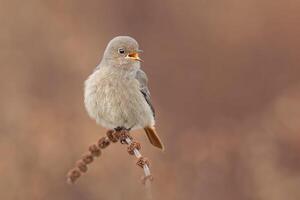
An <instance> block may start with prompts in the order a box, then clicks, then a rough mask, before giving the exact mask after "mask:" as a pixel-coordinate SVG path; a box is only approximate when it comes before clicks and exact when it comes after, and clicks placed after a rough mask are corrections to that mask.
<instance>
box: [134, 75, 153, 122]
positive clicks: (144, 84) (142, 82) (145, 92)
mask: <svg viewBox="0 0 300 200" xmlns="http://www.w3.org/2000/svg"><path fill="white" fill-rule="evenodd" d="M135 78H136V79H137V80H138V81H139V83H140V91H141V93H142V94H143V95H144V97H145V100H146V101H147V103H148V104H149V106H150V108H151V110H152V114H153V116H154V117H155V110H154V107H153V106H152V104H151V98H150V92H149V89H148V86H147V83H148V78H147V75H146V73H145V72H144V71H142V70H141V69H139V70H138V71H137V73H136V76H135Z"/></svg>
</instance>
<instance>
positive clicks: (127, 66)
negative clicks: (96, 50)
mask: <svg viewBox="0 0 300 200" xmlns="http://www.w3.org/2000/svg"><path fill="white" fill-rule="evenodd" d="M138 51H139V49H138V44H137V42H136V41H135V40H134V39H133V38H131V37H128V36H119V37H116V38H114V39H113V40H112V41H110V43H109V44H108V46H107V48H106V50H105V52H104V56H103V59H102V61H101V63H100V64H99V65H98V66H97V68H96V69H95V71H94V72H93V73H92V74H91V75H90V76H89V77H88V79H87V80H86V81H85V90H84V101H85V107H86V110H87V112H88V114H89V115H90V117H91V118H93V119H95V120H96V122H97V123H99V124H101V125H102V126H104V127H106V128H109V129H114V128H117V127H122V128H126V129H141V128H144V129H145V132H146V133H147V136H148V138H149V140H150V142H151V143H152V144H153V145H155V146H157V147H159V148H161V149H163V144H162V142H161V141H160V139H159V137H158V136H157V134H156V132H155V130H154V125H155V120H154V109H153V106H152V105H151V102H150V92H149V89H148V87H147V82H148V79H147V76H146V74H145V72H143V71H142V70H141V69H140V62H139V60H140V59H139V57H138V54H137V52H138Z"/></svg>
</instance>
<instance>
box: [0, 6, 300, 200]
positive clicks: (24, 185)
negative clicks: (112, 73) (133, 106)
mask: <svg viewBox="0 0 300 200" xmlns="http://www.w3.org/2000/svg"><path fill="white" fill-rule="evenodd" d="M0 16H1V17H0V27H1V30H0V66H1V68H0V74H1V75H0V91H1V98H0V102H1V103H0V110H1V114H0V157H1V162H0V177H1V178H0V199H3V200H4V199H6V200H18V199H26V200H27V199H28V200H50V199H51V200H53V199H55V200H67V199H70V200H71V199H72V200H79V199H86V200H96V199H97V200H98V199H111V200H115V199H143V198H144V188H143V187H142V185H141V184H140V182H139V178H140V176H141V175H142V170H139V169H138V168H137V167H136V166H135V159H134V158H133V157H129V156H128V155H127V153H126V150H125V148H124V146H121V145H120V144H116V145H114V147H110V148H109V149H107V150H106V151H105V152H103V156H102V157H101V158H100V159H98V160H97V161H96V162H94V163H93V164H92V165H91V167H90V168H89V171H88V173H87V174H85V176H84V177H81V178H80V180H79V181H78V183H77V184H76V185H73V186H70V185H67V184H66V183H65V174H66V172H67V171H68V169H69V168H70V167H72V166H73V164H74V162H75V161H76V160H77V159H78V158H79V157H80V156H81V155H82V153H84V152H86V151H87V149H86V148H87V147H88V146H89V145H90V144H92V143H93V142H96V141H97V139H98V138H99V137H101V136H102V135H103V134H104V132H105V130H104V129H102V128H101V127H100V126H98V125H96V124H95V122H94V121H93V120H91V119H89V117H88V115H87V114H86V111H85V110H84V105H83V82H84V80H85V79H86V78H87V76H88V75H89V74H90V73H91V72H92V70H93V69H94V67H95V66H96V65H97V63H98V62H99V61H100V59H101V56H102V53H103V50H104V48H105V46H106V44H107V42H108V41H109V40H110V39H112V38H113V37H114V36H117V35H130V36H133V37H134V38H136V39H137V40H138V41H139V43H140V46H141V49H143V50H144V54H143V59H144V60H145V62H144V63H143V69H144V70H145V71H146V72H147V74H148V76H149V79H150V83H149V84H150V89H151V93H152V99H153V100H152V101H153V104H154V105H155V107H156V110H157V129H158V131H159V133H160V135H161V137H162V139H163V141H164V142H165V143H166V151H165V152H164V153H161V152H160V151H158V150H156V149H155V148H153V147H152V146H150V145H149V142H148V141H147V139H146V138H145V136H144V134H142V132H135V133H133V134H134V136H135V137H136V138H137V139H138V140H140V141H141V142H142V146H143V149H142V152H143V154H144V155H146V156H148V157H149V158H150V159H151V162H152V171H153V174H154V176H155V182H154V183H153V194H154V196H155V199H170V200H177V199H179V200H185V199H189V200H198V199H205V200H219V199H222V200H227V199H228V200H283V199H287V200H298V199H300V190H299V187H300V133H299V131H300V74H299V73H300V66H299V64H300V55H299V52H300V37H299V36H300V26H299V21H300V2H299V1H297V0H277V1H274V0H244V1H239V0H226V1H222V0H214V1H208V0H199V1H196V0H194V1H179V0H165V1H160V0H152V1H137V0H136V1H133V0H127V1H100V0H92V1H79V0H65V1H58V0H51V1H50V0H44V1H38V0H28V1H16V0H11V1H8V0H1V1H0Z"/></svg>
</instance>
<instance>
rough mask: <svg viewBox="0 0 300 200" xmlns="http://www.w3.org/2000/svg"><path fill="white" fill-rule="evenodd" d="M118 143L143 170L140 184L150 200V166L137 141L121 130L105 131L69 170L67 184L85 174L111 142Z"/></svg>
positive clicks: (151, 179) (127, 132) (151, 178)
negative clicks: (125, 145) (125, 147)
mask: <svg viewBox="0 0 300 200" xmlns="http://www.w3.org/2000/svg"><path fill="white" fill-rule="evenodd" d="M118 141H120V142H121V144H127V145H128V148H127V151H128V153H129V154H130V155H135V157H136V158H137V159H138V161H137V163H136V164H137V165H138V166H140V167H141V168H143V170H144V174H145V176H143V177H142V183H143V184H144V185H145V187H146V191H147V198H148V199H152V193H151V182H152V181H153V177H152V175H151V172H150V167H149V166H150V164H149V160H148V159H147V158H145V157H143V156H142V154H141V153H140V151H139V150H140V149H141V145H140V143H138V142H137V141H134V140H133V138H132V137H131V136H130V134H129V131H127V130H121V131H115V130H109V131H107V136H105V137H102V138H100V140H99V141H98V143H97V145H96V144H93V145H91V146H90V147H89V153H88V154H85V155H84V156H83V157H82V158H81V159H80V160H78V161H77V162H76V166H75V168H73V169H71V170H70V171H69V173H68V175H67V179H68V182H69V183H75V181H76V180H77V179H78V178H79V177H80V176H81V175H82V174H83V173H85V172H87V170H88V167H87V165H88V164H91V163H92V162H93V160H94V158H96V157H99V156H100V155H101V149H102V150H103V149H105V148H106V147H108V146H109V144H110V143H111V142H113V143H116V142H118Z"/></svg>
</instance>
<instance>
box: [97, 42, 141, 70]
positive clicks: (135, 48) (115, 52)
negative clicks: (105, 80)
mask: <svg viewBox="0 0 300 200" xmlns="http://www.w3.org/2000/svg"><path fill="white" fill-rule="evenodd" d="M141 52H142V51H141V50H140V49H139V44H138V43H137V41H136V40H135V39H133V38H132V37H129V36H117V37H115V38H113V39H112V40H111V41H110V42H109V43H108V45H107V47H106V49H105V51H104V55H103V60H102V61H104V62H105V63H107V64H110V65H112V66H118V67H122V66H128V65H136V64H137V63H139V62H141V61H142V60H141V59H140V57H139V53H141Z"/></svg>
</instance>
